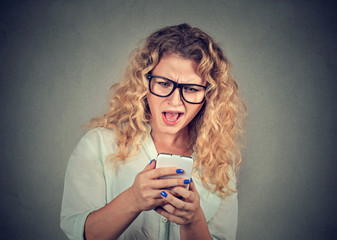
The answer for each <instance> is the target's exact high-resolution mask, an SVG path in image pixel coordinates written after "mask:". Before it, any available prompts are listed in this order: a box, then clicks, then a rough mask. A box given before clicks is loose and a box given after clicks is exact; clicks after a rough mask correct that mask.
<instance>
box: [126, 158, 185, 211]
mask: <svg viewBox="0 0 337 240" xmlns="http://www.w3.org/2000/svg"><path fill="white" fill-rule="evenodd" d="M155 166H156V161H155V160H153V161H151V163H150V164H149V165H147V166H146V167H145V168H144V170H143V171H142V172H140V173H138V174H137V176H136V178H135V181H134V183H133V185H132V186H131V187H130V189H129V190H130V193H131V197H132V198H133V207H134V208H133V209H134V210H135V211H136V212H141V211H147V210H152V209H154V208H156V207H158V206H162V205H164V204H166V203H167V199H165V198H162V197H161V192H162V189H165V188H170V187H175V186H184V185H185V184H186V182H185V183H184V179H182V178H180V179H173V178H172V179H158V178H159V177H163V176H167V175H179V174H181V173H182V170H181V169H177V168H158V169H155Z"/></svg>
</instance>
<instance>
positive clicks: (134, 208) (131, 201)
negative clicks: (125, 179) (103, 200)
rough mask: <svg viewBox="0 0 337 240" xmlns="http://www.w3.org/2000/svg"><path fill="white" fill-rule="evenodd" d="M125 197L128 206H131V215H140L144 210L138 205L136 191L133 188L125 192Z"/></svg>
mask: <svg viewBox="0 0 337 240" xmlns="http://www.w3.org/2000/svg"><path fill="white" fill-rule="evenodd" d="M124 193H125V195H126V200H127V205H128V206H129V208H128V209H129V211H130V213H131V214H139V213H141V212H142V210H141V209H140V208H139V206H138V204H137V200H135V199H136V196H135V194H134V191H133V189H132V187H130V188H128V189H127V190H125V192H124Z"/></svg>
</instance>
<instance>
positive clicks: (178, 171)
mask: <svg viewBox="0 0 337 240" xmlns="http://www.w3.org/2000/svg"><path fill="white" fill-rule="evenodd" d="M183 172H184V170H182V169H177V170H176V173H183Z"/></svg>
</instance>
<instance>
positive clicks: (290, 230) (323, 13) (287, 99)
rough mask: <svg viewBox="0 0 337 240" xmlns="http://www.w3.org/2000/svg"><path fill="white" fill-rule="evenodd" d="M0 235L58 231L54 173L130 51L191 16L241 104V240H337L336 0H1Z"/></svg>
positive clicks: (58, 175)
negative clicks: (227, 68) (222, 62)
mask: <svg viewBox="0 0 337 240" xmlns="http://www.w3.org/2000/svg"><path fill="white" fill-rule="evenodd" d="M0 9H1V10H0V13H1V14H0V19H1V21H0V31H1V38H0V41H1V42H0V46H1V52H0V54H1V58H0V61H1V62H0V74H1V75H0V79H1V88H0V91H1V92H0V94H1V95H0V96H1V100H0V107H1V108H0V109H1V112H2V117H1V140H0V144H1V151H0V157H1V162H0V166H1V172H0V173H1V174H0V178H1V183H0V187H1V189H0V191H1V192H0V195H1V197H0V206H1V212H0V230H1V233H0V239H51V240H52V239H66V237H65V235H64V234H63V233H62V232H61V230H60V229H59V211H60V204H61V198H62V191H63V177H64V173H65V168H66V165H67V161H68V158H69V155H70V153H71V151H72V150H73V148H74V147H75V145H76V144H77V142H78V141H79V139H80V137H81V136H82V135H83V133H84V132H85V130H83V129H81V128H80V126H81V125H82V124H84V123H86V122H87V121H89V120H90V118H92V117H94V116H97V115H100V114H102V113H103V112H104V110H105V109H106V107H107V91H108V88H109V87H110V85H111V84H112V83H114V82H116V81H118V80H119V78H120V76H121V74H122V73H123V71H124V66H125V64H126V62H127V58H128V54H129V52H130V51H131V50H132V49H134V48H135V47H136V46H137V44H138V42H139V40H141V39H143V38H145V37H146V36H147V35H148V34H149V33H151V32H152V31H154V30H155V29H157V28H160V27H163V26H167V25H171V24H178V23H182V22H187V23H190V24H191V25H193V26H197V27H200V28H201V29H203V30H205V31H206V32H208V33H209V34H210V35H211V36H213V37H214V38H215V39H216V40H217V41H218V42H219V43H220V44H221V45H222V47H223V49H224V50H225V52H226V53H227V55H228V57H229V59H230V60H231V62H232V64H233V66H234V73H235V75H236V77H237V81H238V83H239V86H240V88H241V93H242V96H243V98H244V100H245V102H246V104H247V107H248V119H247V143H246V148H245V149H244V151H243V154H244V165H243V167H242V171H241V174H240V182H239V191H240V192H239V204H240V212H239V229H238V239H240V240H243V239H280V240H281V239H303V240H304V239H306V240H307V239H336V238H337V230H336V228H337V227H336V226H337V219H336V215H337V208H336V197H337V193H336V191H337V188H336V185H337V184H336V182H337V181H336V180H337V179H336V156H335V154H336V140H337V137H336V120H337V116H336V112H337V107H336V103H337V101H336V100H337V99H336V98H337V97H336V85H337V84H336V75H337V57H336V53H337V51H336V48H337V47H336V40H337V32H336V29H337V24H336V16H335V15H336V9H337V8H336V4H335V3H332V1H331V3H330V2H329V1H318V0H317V1H312V0H311V1H310V0H308V1H295V0H282V1H267V0H256V1H249V0H235V1H234V0H232V1H229V0H228V1H220V0H209V1H201V0H199V1H193V0H189V1H178V0H171V1H161V0H160V1H156V0H151V1H145V0H141V1H130V0H126V1H122V0H120V1H97V2H96V1H87V0H85V1H63V0H60V1H51V0H46V1H42V0H41V1H1V3H0Z"/></svg>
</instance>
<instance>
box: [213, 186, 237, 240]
mask: <svg viewBox="0 0 337 240" xmlns="http://www.w3.org/2000/svg"><path fill="white" fill-rule="evenodd" d="M237 225H238V199H237V193H233V194H232V195H231V196H229V197H227V198H226V199H224V200H222V201H221V203H220V206H219V208H218V211H217V212H216V214H215V215H214V217H213V218H212V219H211V220H210V221H209V222H208V229H209V231H210V233H211V236H212V237H213V239H219V240H220V239H226V240H235V239H236V230H237Z"/></svg>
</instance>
